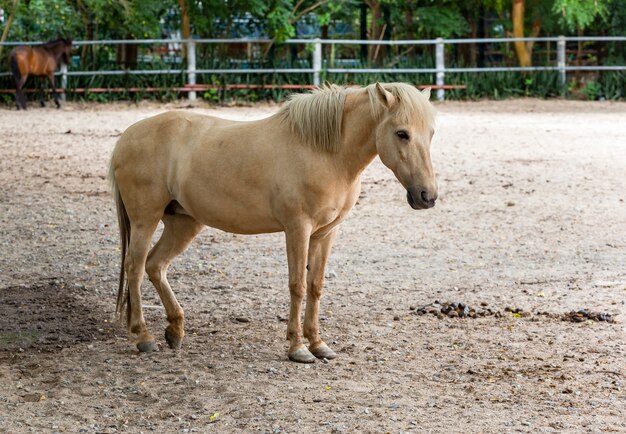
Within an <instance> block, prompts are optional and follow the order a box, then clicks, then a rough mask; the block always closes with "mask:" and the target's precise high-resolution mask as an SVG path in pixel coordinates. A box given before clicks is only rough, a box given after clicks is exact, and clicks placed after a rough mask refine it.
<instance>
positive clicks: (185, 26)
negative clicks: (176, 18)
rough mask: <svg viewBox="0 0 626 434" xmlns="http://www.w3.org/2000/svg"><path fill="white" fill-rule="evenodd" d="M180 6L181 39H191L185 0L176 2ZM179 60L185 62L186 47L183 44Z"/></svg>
mask: <svg viewBox="0 0 626 434" xmlns="http://www.w3.org/2000/svg"><path fill="white" fill-rule="evenodd" d="M178 5H179V6H180V33H181V36H182V37H183V39H189V38H190V37H191V25H190V23H189V10H188V9H187V4H186V3H185V0H178ZM180 55H181V58H182V59H183V60H185V59H186V58H187V45H186V44H183V46H182V52H181V53H180Z"/></svg>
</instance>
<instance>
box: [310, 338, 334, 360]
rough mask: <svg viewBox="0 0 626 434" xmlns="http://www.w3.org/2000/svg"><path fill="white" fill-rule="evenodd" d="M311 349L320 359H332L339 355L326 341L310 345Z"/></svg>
mask: <svg viewBox="0 0 626 434" xmlns="http://www.w3.org/2000/svg"><path fill="white" fill-rule="evenodd" d="M309 351H311V353H312V354H313V355H314V356H315V357H317V358H318V359H328V360H331V359H334V358H335V357H337V353H336V352H334V351H333V350H331V349H330V348H329V347H328V345H326V344H325V343H324V342H322V343H321V344H319V345H317V346H316V347H314V348H312V347H309Z"/></svg>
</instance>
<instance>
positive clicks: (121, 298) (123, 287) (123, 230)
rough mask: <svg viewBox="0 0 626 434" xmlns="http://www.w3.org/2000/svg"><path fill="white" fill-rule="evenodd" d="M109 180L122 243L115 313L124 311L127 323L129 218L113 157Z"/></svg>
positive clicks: (128, 309) (119, 313)
mask: <svg viewBox="0 0 626 434" xmlns="http://www.w3.org/2000/svg"><path fill="white" fill-rule="evenodd" d="M109 182H110V183H111V191H112V193H113V198H114V199H115V206H116V208H117V221H118V223H119V227H120V242H121V245H122V262H121V266H120V281H119V286H118V288H117V304H116V306H115V313H116V315H117V317H118V318H120V319H121V318H122V316H123V315H124V312H126V323H127V324H128V323H129V322H130V293H129V291H128V285H127V282H126V268H125V267H124V262H125V261H126V252H127V250H128V244H129V243H130V220H129V218H128V213H127V212H126V206H125V205H124V201H123V200H122V196H121V194H120V190H119V188H118V186H117V181H116V180H115V169H114V167H113V158H111V164H110V166H109Z"/></svg>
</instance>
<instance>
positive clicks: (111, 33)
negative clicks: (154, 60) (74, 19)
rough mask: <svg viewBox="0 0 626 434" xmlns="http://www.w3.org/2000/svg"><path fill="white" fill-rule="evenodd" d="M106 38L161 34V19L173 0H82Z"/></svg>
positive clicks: (156, 35)
mask: <svg viewBox="0 0 626 434" xmlns="http://www.w3.org/2000/svg"><path fill="white" fill-rule="evenodd" d="M82 3H83V4H84V6H85V8H86V11H87V14H88V15H89V17H90V19H91V20H92V21H93V22H94V23H97V24H98V28H99V29H101V30H100V32H101V35H99V36H100V37H103V38H130V39H145V38H156V37H160V36H161V32H162V28H161V20H162V18H163V16H164V15H165V13H166V12H167V11H168V10H169V9H171V8H173V7H174V6H175V4H176V3H175V2H174V0H168V1H158V2H157V1H141V0H83V1H82Z"/></svg>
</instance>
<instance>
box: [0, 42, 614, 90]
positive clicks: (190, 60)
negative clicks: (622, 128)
mask: <svg viewBox="0 0 626 434" xmlns="http://www.w3.org/2000/svg"><path fill="white" fill-rule="evenodd" d="M518 41H521V42H554V43H556V47H557V50H556V51H557V61H556V64H555V65H550V66H529V67H522V66H491V67H446V66H445V47H446V45H460V44H494V43H511V42H518ZM579 41H582V42H593V41H595V42H622V43H623V42H626V36H567V37H566V36H550V37H537V38H483V39H442V38H438V39H422V40H393V41H388V40H352V39H289V40H287V41H285V42H284V44H300V45H302V44H305V45H310V46H312V48H313V49H312V50H311V57H312V59H311V65H312V68H228V69H225V68H218V69H198V68H197V67H196V66H197V65H196V47H197V46H198V45H200V44H273V43H274V42H275V41H274V40H272V39H264V38H261V39H251V38H231V39H202V38H198V39H137V40H124V39H111V40H98V41H74V42H73V45H74V46H77V47H80V46H85V45H124V44H135V45H147V44H168V45H172V44H174V45H177V46H180V47H181V49H182V47H185V48H186V50H185V54H186V65H183V63H181V64H180V65H177V66H178V67H176V68H172V69H153V70H151V69H119V70H94V71H68V70H67V67H66V66H65V65H64V66H63V67H62V69H61V71H60V72H58V73H57V75H60V76H61V89H58V91H60V92H64V91H65V89H66V88H67V78H68V77H79V76H98V75H103V76H105V75H108V76H114V75H119V76H124V75H183V76H185V77H186V84H185V85H184V86H178V87H171V88H167V89H166V88H158V87H146V88H110V89H109V90H108V91H109V92H114V91H146V92H150V91H158V90H159V89H162V90H170V91H177V92H187V93H188V98H189V99H190V100H194V99H196V97H197V94H196V92H197V91H201V90H207V89H217V88H219V89H227V88H230V89H246V88H247V89H250V88H266V89H268V88H285V89H286V88H291V89H295V88H311V87H316V86H319V85H320V84H321V76H322V74H323V73H331V74H333V73H340V74H381V73H406V74H416V75H417V74H435V77H436V83H435V84H434V86H432V87H433V88H435V89H436V90H437V99H438V100H443V99H445V90H446V89H459V88H464V87H465V86H462V85H446V84H445V74H447V73H479V72H503V71H517V72H528V71H558V72H559V83H560V86H561V88H562V91H563V92H565V90H566V87H567V73H568V72H572V71H626V65H568V64H567V63H566V44H567V42H579ZM40 43H41V42H36V43H33V42H31V43H27V42H3V43H0V45H4V46H7V47H12V46H18V45H36V44H40ZM324 45H329V46H337V45H339V46H346V45H376V46H400V45H402V46H415V45H434V46H435V63H436V66H435V68H401V67H398V68H358V67H354V68H338V67H324V64H323V59H322V52H323V51H322V47H323V46H324ZM303 73H304V74H311V81H310V82H309V83H302V84H297V85H275V86H273V85H219V86H217V85H199V84H197V83H196V78H197V76H198V75H200V74H219V75H227V74H228V75H236V74H257V75H262V74H303ZM8 75H10V73H8V72H2V73H0V76H8ZM420 87H426V86H425V85H423V86H420ZM105 89H107V88H98V89H97V90H94V91H95V92H105V91H107V90H105ZM131 89H132V90H131ZM136 89H139V90H136ZM142 89H145V90H142ZM72 90H73V91H75V92H88V91H90V90H89V89H87V88H80V89H72ZM0 92H10V91H9V90H0Z"/></svg>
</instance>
